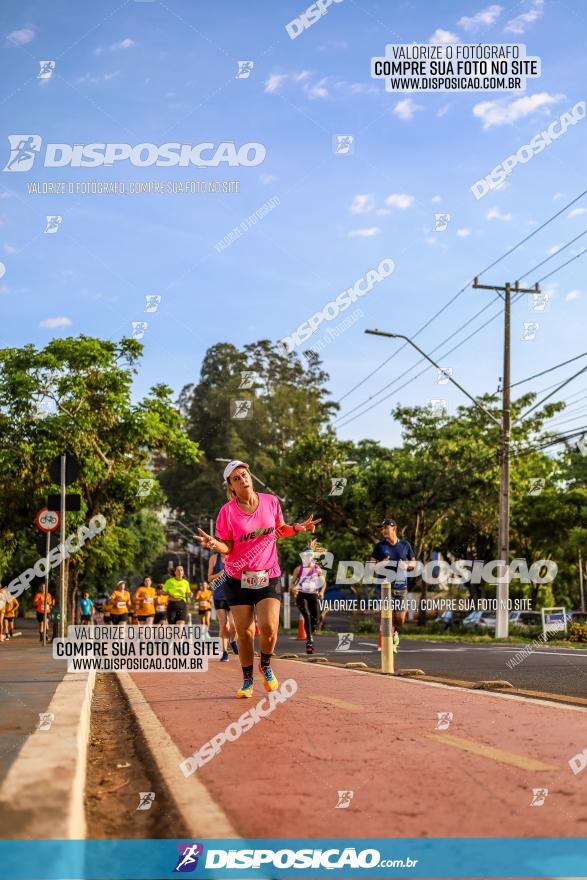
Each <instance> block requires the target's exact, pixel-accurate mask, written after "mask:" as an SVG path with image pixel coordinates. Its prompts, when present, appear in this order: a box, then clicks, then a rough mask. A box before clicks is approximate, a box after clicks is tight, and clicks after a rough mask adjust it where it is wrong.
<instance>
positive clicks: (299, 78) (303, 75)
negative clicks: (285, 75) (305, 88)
mask: <svg viewBox="0 0 587 880" xmlns="http://www.w3.org/2000/svg"><path fill="white" fill-rule="evenodd" d="M309 77H310V71H309V70H301V71H300V72H299V73H295V74H294V82H304V81H305V80H307V79H308V78H309Z"/></svg>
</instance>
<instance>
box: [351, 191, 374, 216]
mask: <svg viewBox="0 0 587 880" xmlns="http://www.w3.org/2000/svg"><path fill="white" fill-rule="evenodd" d="M374 208H375V199H374V197H373V196H372V195H371V194H370V193H364V194H362V193H358V194H357V195H356V196H354V198H353V203H352V205H351V214H368V213H369V211H372V210H373V209H374Z"/></svg>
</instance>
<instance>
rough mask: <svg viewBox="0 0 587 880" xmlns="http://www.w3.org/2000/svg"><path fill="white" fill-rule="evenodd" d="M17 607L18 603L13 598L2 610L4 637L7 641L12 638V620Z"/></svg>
mask: <svg viewBox="0 0 587 880" xmlns="http://www.w3.org/2000/svg"><path fill="white" fill-rule="evenodd" d="M19 606H20V602H19V601H18V599H16V598H15V597H14V596H13V597H12V598H11V599H10V601H9V602H8V604H7V605H6V607H5V609H4V637H5V638H7V639H12V638H14V618H15V617H16V614H17V612H18V609H19Z"/></svg>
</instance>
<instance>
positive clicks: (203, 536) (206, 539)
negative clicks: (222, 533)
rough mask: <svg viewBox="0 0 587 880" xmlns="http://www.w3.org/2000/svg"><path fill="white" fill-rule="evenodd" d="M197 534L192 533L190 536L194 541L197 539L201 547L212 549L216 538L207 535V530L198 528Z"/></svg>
mask: <svg viewBox="0 0 587 880" xmlns="http://www.w3.org/2000/svg"><path fill="white" fill-rule="evenodd" d="M198 531H199V533H200V534H199V535H192V538H193V539H194V540H195V541H199V542H200V544H201V545H202V547H205V548H206V549H207V550H213V549H214V544H215V543H216V539H215V538H214V537H212V535H209V534H208V533H207V532H204V531H202V529H198Z"/></svg>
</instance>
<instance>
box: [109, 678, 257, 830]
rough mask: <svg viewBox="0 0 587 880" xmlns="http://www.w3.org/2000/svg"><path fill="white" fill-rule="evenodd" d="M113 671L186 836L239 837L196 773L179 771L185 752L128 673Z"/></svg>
mask: <svg viewBox="0 0 587 880" xmlns="http://www.w3.org/2000/svg"><path fill="white" fill-rule="evenodd" d="M116 675H117V678H118V681H119V683H120V688H121V690H122V693H123V696H124V697H125V699H126V701H127V703H128V705H129V708H130V710H131V712H132V715H133V717H134V720H135V721H136V723H137V726H138V727H139V730H140V732H141V734H142V737H143V741H144V744H145V747H146V748H147V751H148V752H149V758H150V760H151V761H152V762H153V764H154V765H155V767H156V768H157V771H158V773H159V776H160V778H161V781H162V784H163V785H165V790H166V794H167V797H168V798H169V800H170V801H171V802H172V803H173V805H174V807H175V809H176V810H177V812H178V813H179V815H180V816H181V818H182V820H183V822H184V825H185V828H186V834H187V836H188V837H193V838H195V839H197V840H199V839H204V840H205V839H206V838H220V837H228V838H232V839H240V836H241V835H240V834H239V833H238V832H237V831H236V830H235V828H234V826H233V825H232V823H231V821H230V819H229V818H228V816H227V815H226V813H225V812H224V810H223V809H222V807H220V805H219V804H218V802H217V801H216V800H215V799H214V798H213V797H212V795H211V794H210V792H209V791H208V789H207V788H206V786H205V785H204V784H203V783H202V782H201V781H200V780H199V779H198V778H197V774H194V775H193V776H191V777H189V778H186V777H185V776H184V775H183V774H182V772H181V770H180V769H179V765H180V764H181V763H182V761H183V760H184V759H185V757H186V756H185V755H182V754H181V752H180V751H179V749H178V747H177V746H176V744H175V743H174V741H173V740H172V738H171V737H170V735H169V734H168V732H167V731H166V729H165V728H164V726H163V725H162V724H161V722H160V721H159V719H158V718H157V715H156V714H155V712H154V711H153V710H152V709H151V706H150V705H149V703H148V702H147V701H146V699H145V697H144V696H143V693H142V691H141V690H140V688H138V687H137V685H136V684H135V683H134V681H133V680H132V678H131V676H130V675H129V673H128V672H117V673H116ZM171 783H173V784H171Z"/></svg>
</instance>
